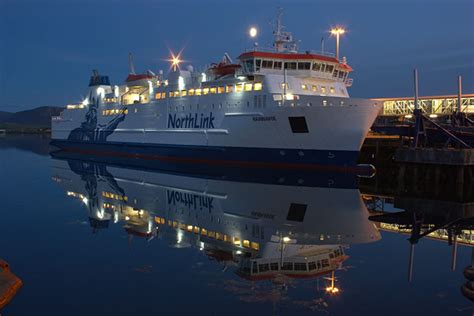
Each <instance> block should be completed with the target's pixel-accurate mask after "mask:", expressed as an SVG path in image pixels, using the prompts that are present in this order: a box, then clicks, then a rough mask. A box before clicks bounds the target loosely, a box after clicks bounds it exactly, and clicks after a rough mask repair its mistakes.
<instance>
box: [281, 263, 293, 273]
mask: <svg viewBox="0 0 474 316" xmlns="http://www.w3.org/2000/svg"><path fill="white" fill-rule="evenodd" d="M281 269H282V270H283V271H291V270H293V262H283V265H282V266H281Z"/></svg>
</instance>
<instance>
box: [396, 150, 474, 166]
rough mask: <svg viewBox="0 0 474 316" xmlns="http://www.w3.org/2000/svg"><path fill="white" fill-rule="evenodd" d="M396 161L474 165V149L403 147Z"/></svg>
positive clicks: (398, 151)
mask: <svg viewBox="0 0 474 316" xmlns="http://www.w3.org/2000/svg"><path fill="white" fill-rule="evenodd" d="M395 161H397V162H404V163H418V164H435V165H449V166H474V149H454V148H409V147H401V148H398V149H397V151H396V152H395Z"/></svg>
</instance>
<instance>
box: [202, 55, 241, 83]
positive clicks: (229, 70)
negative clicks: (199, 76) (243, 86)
mask: <svg viewBox="0 0 474 316" xmlns="http://www.w3.org/2000/svg"><path fill="white" fill-rule="evenodd" d="M239 68H240V65H239V64H234V63H233V62H232V59H231V58H230V56H229V55H228V54H227V53H225V54H224V57H222V61H221V62H220V63H218V64H212V65H211V68H209V70H210V71H211V72H212V73H213V74H214V75H215V76H216V77H222V76H225V75H233V74H235V72H236V71H237V69H239Z"/></svg>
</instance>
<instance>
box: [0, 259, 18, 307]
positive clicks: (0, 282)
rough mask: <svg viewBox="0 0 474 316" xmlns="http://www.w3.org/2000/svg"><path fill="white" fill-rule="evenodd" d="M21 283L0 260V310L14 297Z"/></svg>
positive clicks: (4, 262)
mask: <svg viewBox="0 0 474 316" xmlns="http://www.w3.org/2000/svg"><path fill="white" fill-rule="evenodd" d="M22 285H23V282H22V281H21V280H20V279H19V278H18V277H17V276H16V275H14V274H13V273H12V272H11V271H10V267H9V265H8V263H7V262H6V261H4V260H2V259H0V310H1V309H2V308H3V307H5V306H6V305H7V304H8V303H9V302H10V301H11V300H12V299H13V297H14V296H15V295H16V293H17V292H18V290H19V289H20V287H21V286H22Z"/></svg>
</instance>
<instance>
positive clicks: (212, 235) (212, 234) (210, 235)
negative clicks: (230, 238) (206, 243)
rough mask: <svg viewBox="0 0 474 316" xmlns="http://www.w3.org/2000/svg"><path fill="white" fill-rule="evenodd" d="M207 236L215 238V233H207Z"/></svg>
mask: <svg viewBox="0 0 474 316" xmlns="http://www.w3.org/2000/svg"><path fill="white" fill-rule="evenodd" d="M208 236H209V238H216V232H213V231H209V233H208Z"/></svg>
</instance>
